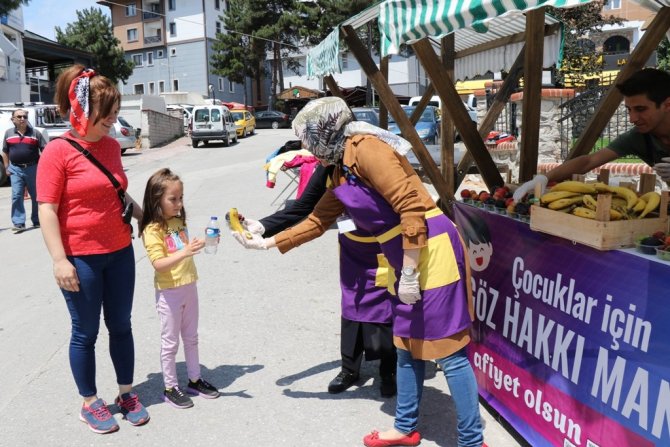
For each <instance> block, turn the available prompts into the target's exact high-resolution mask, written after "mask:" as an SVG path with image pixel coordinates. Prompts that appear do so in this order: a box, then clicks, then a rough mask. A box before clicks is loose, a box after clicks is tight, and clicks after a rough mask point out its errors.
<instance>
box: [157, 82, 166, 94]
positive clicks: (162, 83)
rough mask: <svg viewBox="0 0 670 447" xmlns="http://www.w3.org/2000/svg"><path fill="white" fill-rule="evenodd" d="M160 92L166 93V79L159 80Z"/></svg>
mask: <svg viewBox="0 0 670 447" xmlns="http://www.w3.org/2000/svg"><path fill="white" fill-rule="evenodd" d="M158 93H165V81H158Z"/></svg>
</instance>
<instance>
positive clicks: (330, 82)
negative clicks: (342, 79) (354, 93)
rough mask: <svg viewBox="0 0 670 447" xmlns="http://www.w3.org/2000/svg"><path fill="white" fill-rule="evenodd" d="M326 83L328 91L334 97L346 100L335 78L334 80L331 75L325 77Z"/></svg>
mask: <svg viewBox="0 0 670 447" xmlns="http://www.w3.org/2000/svg"><path fill="white" fill-rule="evenodd" d="M323 80H324V81H326V85H327V86H328V90H330V92H331V93H332V94H333V96H337V97H338V98H342V99H344V95H343V94H342V90H340V87H338V86H337V82H335V78H333V77H332V76H331V75H328V76H324V78H323Z"/></svg>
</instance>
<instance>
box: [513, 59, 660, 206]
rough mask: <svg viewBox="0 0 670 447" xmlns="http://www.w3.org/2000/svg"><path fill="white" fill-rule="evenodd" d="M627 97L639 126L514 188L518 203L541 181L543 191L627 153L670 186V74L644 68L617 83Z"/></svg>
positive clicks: (633, 119)
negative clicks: (647, 166) (550, 184)
mask: <svg viewBox="0 0 670 447" xmlns="http://www.w3.org/2000/svg"><path fill="white" fill-rule="evenodd" d="M616 88H617V89H618V90H619V91H620V92H621V94H622V95H623V96H624V105H625V106H626V110H628V115H629V121H630V122H631V124H633V125H634V126H635V127H634V128H633V129H631V130H629V131H627V132H624V133H623V134H621V135H619V136H618V137H617V138H616V139H614V141H610V142H609V143H608V145H607V147H604V148H602V149H600V150H598V151H596V152H592V153H590V154H587V155H580V156H579V157H575V158H572V159H570V160H568V161H566V162H565V163H563V164H561V165H560V166H558V167H556V168H554V169H552V170H551V171H549V172H547V173H546V174H544V175H542V174H539V175H536V176H535V177H534V178H533V179H532V180H530V181H528V182H526V183H524V184H523V185H521V186H519V188H517V190H516V191H514V200H515V201H516V202H518V201H520V200H521V199H523V197H524V196H525V195H526V194H528V193H529V192H533V191H534V190H535V185H537V184H539V185H540V189H541V191H542V193H544V190H545V188H546V187H547V184H548V183H549V182H557V181H561V180H565V179H567V178H569V177H571V176H572V174H586V173H587V172H589V171H590V170H592V169H595V168H598V167H600V166H602V165H604V164H605V163H608V162H610V161H612V160H615V159H617V158H619V157H623V156H626V155H635V156H636V157H639V158H640V159H642V161H644V162H645V163H647V164H648V165H649V166H651V167H653V168H654V171H656V174H657V175H658V176H660V177H661V179H663V181H665V182H666V183H667V184H668V185H670V73H667V72H665V71H662V70H658V69H656V68H644V69H642V70H640V71H637V72H635V73H633V74H632V75H631V77H629V78H628V79H626V80H625V81H623V82H621V83H619V84H616Z"/></svg>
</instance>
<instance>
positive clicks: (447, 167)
mask: <svg viewBox="0 0 670 447" xmlns="http://www.w3.org/2000/svg"><path fill="white" fill-rule="evenodd" d="M441 50H442V66H443V67H444V69H445V70H446V71H447V73H448V74H449V76H450V77H451V78H452V79H453V77H454V54H455V53H456V51H455V43H454V33H451V34H447V35H446V36H444V37H443V38H442V45H441ZM440 115H441V117H440V136H441V141H440V160H442V166H441V168H442V177H443V178H444V181H446V182H447V188H449V193H450V194H451V195H452V196H453V195H454V193H455V189H456V181H455V175H454V174H455V170H454V139H455V136H454V121H453V120H452V119H451V114H450V113H449V109H448V108H447V105H446V103H445V102H442V107H441V110H440Z"/></svg>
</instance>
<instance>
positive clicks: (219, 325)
mask: <svg viewBox="0 0 670 447" xmlns="http://www.w3.org/2000/svg"><path fill="white" fill-rule="evenodd" d="M289 139H295V137H294V136H293V134H292V132H291V130H290V129H279V130H272V129H267V130H266V129H262V130H258V131H257V133H256V134H255V135H252V136H250V137H248V138H245V139H240V142H239V143H238V144H236V145H231V146H230V147H224V146H223V145H222V144H216V143H213V144H210V145H209V146H208V147H203V146H202V145H201V146H200V147H199V148H197V149H193V148H192V147H191V145H190V140H188V139H186V138H181V139H179V140H177V141H175V142H173V143H171V144H169V145H167V146H165V147H161V148H152V149H144V150H141V151H136V150H129V151H128V152H126V154H125V155H124V156H123V161H124V166H125V167H126V171H127V175H128V177H129V180H130V187H129V192H130V194H131V195H132V196H133V197H134V198H135V199H136V200H137V201H138V202H139V201H141V199H142V195H143V192H144V186H145V184H146V181H147V179H148V178H149V176H150V175H151V174H152V173H153V172H155V171H156V170H158V169H159V168H161V167H165V166H168V167H170V168H171V169H172V170H174V171H175V172H177V173H178V174H179V175H181V177H182V179H183V181H184V196H185V197H184V200H185V206H186V210H187V213H188V214H187V215H188V224H189V228H190V231H191V234H196V233H198V232H204V227H205V226H206V224H207V222H208V221H209V217H210V216H213V215H216V216H219V218H222V217H223V216H224V215H225V213H226V211H227V210H228V209H229V208H230V207H237V208H238V209H239V210H240V212H241V213H242V214H243V215H245V216H247V217H251V218H261V217H264V216H266V215H268V214H271V213H272V212H274V211H275V210H276V209H277V207H278V206H280V205H281V203H283V199H284V198H285V197H286V194H287V193H289V192H292V189H293V188H294V185H293V184H290V183H289V182H290V179H289V176H288V175H286V174H284V173H279V175H278V178H277V185H276V187H275V188H274V189H269V188H267V187H266V186H265V172H264V171H263V165H264V163H265V158H266V156H267V155H268V154H269V153H271V152H272V151H273V150H275V149H277V148H278V147H279V146H281V145H282V144H283V143H284V142H285V141H287V140H289ZM286 186H289V188H288V189H287V190H285V191H283V194H281V195H280V193H282V190H283V189H284V188H285V187H286ZM278 195H280V196H279V197H278ZM10 197H11V188H10V187H9V186H4V187H1V188H0V247H2V248H1V252H2V255H3V256H2V257H3V262H2V268H1V270H0V272H1V273H0V287H1V290H2V295H1V298H0V303H2V311H0V354H1V358H2V361H1V362H0V377H2V380H1V381H0V446H84V445H87V446H106V445H113V446H120V445H124V446H132V445H142V446H165V447H171V446H175V447H177V446H178V447H181V446H186V445H188V446H189V447H199V446H213V445H217V446H226V447H243V446H262V447H265V446H291V447H312V446H320V447H331V446H332V447H348V446H362V445H363V444H362V438H363V436H364V435H365V434H367V433H368V432H370V431H371V430H373V429H387V428H389V427H391V426H392V424H393V414H394V409H395V399H394V398H391V399H384V398H381V397H380V395H379V388H378V379H377V375H376V371H377V368H378V363H377V362H376V361H375V362H364V364H363V367H362V371H361V380H360V382H359V384H358V385H357V386H354V387H352V388H350V389H349V390H347V391H346V392H344V393H342V394H338V395H331V394H328V392H327V391H326V388H327V385H328V382H329V381H330V380H331V379H332V378H333V377H335V375H336V374H337V373H338V371H339V365H340V360H339V344H340V341H339V331H340V304H339V300H340V293H339V286H338V284H339V283H338V262H337V256H338V253H337V235H336V232H335V230H334V229H331V230H329V231H328V232H327V233H326V234H325V235H323V236H322V237H321V238H319V239H318V240H316V241H313V242H310V243H308V244H305V245H303V246H301V247H299V248H297V249H295V250H292V251H290V252H289V253H287V254H285V255H281V254H280V253H279V252H278V251H277V250H270V251H267V252H265V251H247V250H244V249H243V248H242V247H241V246H239V245H238V244H237V243H236V242H235V241H234V240H233V239H232V237H230V235H229V232H228V231H225V230H224V231H223V232H222V240H221V244H220V246H219V249H218V253H217V254H215V255H208V254H204V253H202V254H199V255H197V256H196V264H197V267H198V271H199V275H200V280H199V282H198V289H199V294H200V326H199V335H200V337H199V340H200V342H199V346H200V363H201V365H202V375H203V377H204V378H205V379H206V380H208V381H209V382H211V383H212V384H214V385H215V386H217V387H218V388H219V389H220V390H221V397H220V398H218V399H215V400H206V399H202V398H195V406H194V407H193V408H190V409H186V410H178V409H175V408H173V407H171V406H169V405H168V404H166V403H164V402H163V400H162V388H163V383H162V376H161V369H160V361H159V350H160V329H159V322H158V318H157V316H156V311H155V304H154V303H155V301H154V289H153V271H152V267H151V265H150V263H149V262H148V260H147V257H146V255H145V253H144V249H143V247H142V244H141V242H140V241H139V240H138V239H135V240H134V242H133V245H134V248H135V259H136V264H137V279H136V285H135V302H134V308H133V331H134V337H135V358H136V362H135V389H136V390H137V392H138V393H139V395H140V399H141V401H142V402H143V403H144V405H145V406H146V407H147V409H148V411H149V413H150V415H151V421H150V422H149V423H148V424H147V425H145V426H142V427H133V426H131V425H130V424H128V423H127V422H126V421H124V420H122V418H121V414H119V413H118V412H117V411H116V410H114V411H115V413H116V414H115V417H116V419H117V420H118V422H119V424H120V426H121V429H120V430H119V431H118V432H116V433H113V434H109V435H98V434H95V433H93V432H91V431H90V430H89V429H88V428H87V426H86V425H85V424H83V423H82V422H80V421H79V419H78V412H79V408H80V405H81V398H80V397H79V396H78V394H77V392H76V388H75V385H74V381H73V379H72V375H71V373H70V367H69V363H68V343H69V335H70V327H69V326H70V321H69V316H68V312H67V310H66V307H65V304H64V301H63V298H62V295H61V293H60V291H59V289H58V288H57V286H56V283H55V281H54V279H53V275H52V271H51V260H50V258H49V256H48V253H47V251H46V248H45V246H44V242H43V240H42V235H41V233H40V231H39V230H34V229H30V230H28V231H26V232H24V233H22V234H18V235H15V234H12V232H11V230H10V228H11V219H10V202H11V198H10ZM26 206H27V207H28V209H29V208H30V202H29V201H26ZM135 228H136V227H135ZM177 361H178V373H179V375H180V380H181V382H182V385H185V381H186V369H185V365H184V362H183V353H182V352H180V353H179V355H178V358H177ZM97 362H98V365H97V370H98V372H97V384H98V394H99V396H100V397H101V398H103V399H105V400H106V401H107V402H108V403H112V402H113V401H114V398H115V396H116V394H117V386H116V383H115V382H116V381H115V376H114V372H113V368H112V365H111V361H110V360H109V355H108V348H107V333H106V330H105V329H104V326H103V328H102V330H101V332H100V336H99V338H98V343H97ZM113 408H114V407H113ZM482 415H483V417H484V421H485V427H486V428H485V440H486V443H487V444H488V445H489V446H490V447H512V446H517V445H519V442H518V441H517V440H516V439H515V438H514V436H513V435H512V434H511V433H510V432H509V431H508V430H506V429H505V427H504V426H503V425H501V424H500V423H498V422H497V421H496V416H495V415H494V414H491V413H490V412H489V411H488V410H487V409H485V408H484V407H482ZM455 425H456V421H455V410H454V405H453V401H452V400H451V398H450V396H449V391H448V387H447V385H446V381H445V380H444V377H443V376H442V375H441V373H440V372H439V371H437V372H436V371H435V369H434V368H433V367H432V366H429V367H428V369H427V379H426V382H425V390H424V395H423V403H422V406H421V416H420V423H419V431H420V432H421V434H422V436H423V440H422V442H421V446H422V447H430V446H441V447H447V446H456V445H457V443H456V430H455Z"/></svg>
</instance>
